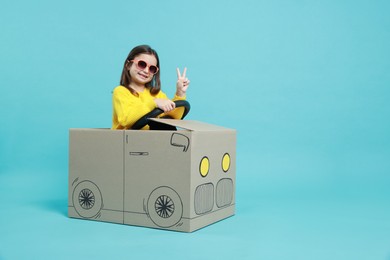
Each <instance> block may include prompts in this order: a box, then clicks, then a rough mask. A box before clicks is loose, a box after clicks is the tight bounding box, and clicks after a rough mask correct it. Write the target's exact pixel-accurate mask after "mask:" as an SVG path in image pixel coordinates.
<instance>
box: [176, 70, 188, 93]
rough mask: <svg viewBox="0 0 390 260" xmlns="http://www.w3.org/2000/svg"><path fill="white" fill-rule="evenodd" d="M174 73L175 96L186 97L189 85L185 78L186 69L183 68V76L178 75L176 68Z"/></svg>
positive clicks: (178, 71)
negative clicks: (175, 78)
mask: <svg viewBox="0 0 390 260" xmlns="http://www.w3.org/2000/svg"><path fill="white" fill-rule="evenodd" d="M176 71H177V82H176V95H177V96H179V97H184V96H185V95H186V91H187V88H188V86H189V85H190V80H189V79H188V78H187V77H186V72H187V68H184V70H183V74H181V73H180V70H179V68H176Z"/></svg>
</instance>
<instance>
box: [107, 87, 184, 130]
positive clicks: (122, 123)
mask: <svg viewBox="0 0 390 260" xmlns="http://www.w3.org/2000/svg"><path fill="white" fill-rule="evenodd" d="M138 94H139V96H138V97H137V96H134V95H133V94H131V92H130V91H129V90H128V89H127V88H125V87H123V86H117V87H116V88H115V89H114V92H113V95H112V105H113V115H112V127H111V129H128V128H130V127H131V126H132V125H133V124H134V123H135V122H136V121H137V120H138V119H140V118H141V117H142V116H144V115H145V114H147V113H149V112H150V111H152V110H153V109H155V108H156V107H157V106H156V103H155V102H154V99H155V98H166V99H168V97H167V95H165V93H164V92H162V91H160V92H159V93H158V94H157V95H155V96H152V95H151V94H150V92H149V90H148V89H145V90H144V91H143V92H141V93H138ZM175 100H185V97H179V96H176V95H175V97H174V98H173V99H172V101H175ZM183 112H184V108H182V107H180V108H177V109H174V110H172V111H171V112H168V113H166V114H162V115H161V116H166V115H167V116H170V117H172V118H175V119H180V118H181V117H182V115H183ZM142 129H145V130H146V129H149V126H148V125H146V126H145V127H144V128H142Z"/></svg>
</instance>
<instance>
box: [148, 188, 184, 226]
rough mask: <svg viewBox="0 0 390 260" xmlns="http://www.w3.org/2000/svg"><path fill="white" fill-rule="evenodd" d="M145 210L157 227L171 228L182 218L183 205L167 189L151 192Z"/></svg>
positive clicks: (175, 195) (172, 192) (169, 189)
mask: <svg viewBox="0 0 390 260" xmlns="http://www.w3.org/2000/svg"><path fill="white" fill-rule="evenodd" d="M147 208H148V213H149V216H150V218H151V220H152V221H153V223H154V224H156V225H157V226H159V227H165V228H167V227H172V226H174V225H176V224H177V223H178V222H179V221H180V220H181V218H182V216H183V203H182V201H181V199H180V197H179V195H178V194H177V193H176V191H174V190H173V189H171V188H169V187H159V188H157V189H155V190H154V191H152V193H151V194H150V196H149V199H148V204H147Z"/></svg>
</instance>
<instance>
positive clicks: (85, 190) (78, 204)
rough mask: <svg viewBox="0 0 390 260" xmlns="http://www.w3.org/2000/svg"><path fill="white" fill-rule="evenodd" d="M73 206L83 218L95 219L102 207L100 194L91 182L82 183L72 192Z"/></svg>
mask: <svg viewBox="0 0 390 260" xmlns="http://www.w3.org/2000/svg"><path fill="white" fill-rule="evenodd" d="M72 199H73V206H74V208H75V210H76V212H77V213H78V214H79V215H80V216H81V217H83V218H93V217H95V216H96V215H97V214H98V213H99V212H100V210H101V209H102V206H103V200H102V194H101V193H100V190H99V188H98V187H97V186H96V184H94V183H93V182H91V181H82V182H80V183H79V184H77V185H76V187H75V188H74V190H73V196H72Z"/></svg>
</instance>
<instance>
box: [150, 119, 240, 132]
mask: <svg viewBox="0 0 390 260" xmlns="http://www.w3.org/2000/svg"><path fill="white" fill-rule="evenodd" d="M149 120H153V121H156V122H159V123H163V124H167V125H171V126H176V127H179V128H183V129H186V130H191V131H234V130H233V129H230V128H225V127H222V126H216V125H212V124H207V123H203V122H200V121H195V120H177V119H164V118H149Z"/></svg>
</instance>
